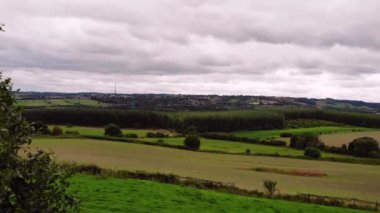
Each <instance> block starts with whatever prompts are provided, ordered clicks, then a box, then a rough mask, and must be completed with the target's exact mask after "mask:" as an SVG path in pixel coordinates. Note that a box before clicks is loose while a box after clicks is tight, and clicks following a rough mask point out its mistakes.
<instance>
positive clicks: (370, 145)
mask: <svg viewBox="0 0 380 213" xmlns="http://www.w3.org/2000/svg"><path fill="white" fill-rule="evenodd" d="M372 151H379V143H378V142H377V141H376V140H375V139H373V138H371V137H362V138H357V139H355V140H353V141H352V142H351V143H349V145H348V152H349V153H351V154H352V155H354V156H358V157H370V154H369V153H371V152H372Z"/></svg>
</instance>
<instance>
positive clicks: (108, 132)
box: [104, 124, 123, 137]
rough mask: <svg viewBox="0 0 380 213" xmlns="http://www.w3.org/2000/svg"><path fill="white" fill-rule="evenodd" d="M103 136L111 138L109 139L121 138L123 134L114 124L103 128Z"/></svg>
mask: <svg viewBox="0 0 380 213" xmlns="http://www.w3.org/2000/svg"><path fill="white" fill-rule="evenodd" d="M104 135H105V136H111V137H121V136H123V133H122V132H121V129H120V127H119V126H118V125H116V124H108V125H107V126H106V127H105V128H104Z"/></svg>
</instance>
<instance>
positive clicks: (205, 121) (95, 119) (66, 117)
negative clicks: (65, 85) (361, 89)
mask: <svg viewBox="0 0 380 213" xmlns="http://www.w3.org/2000/svg"><path fill="white" fill-rule="evenodd" d="M23 114H24V116H25V117H26V118H27V119H28V120H29V121H43V122H45V123H49V124H61V125H64V124H72V125H85V126H104V125H106V124H108V123H115V124H117V125H119V126H120V127H122V128H171V129H176V130H177V131H180V132H182V131H184V129H185V128H187V127H188V126H191V125H194V126H196V127H197V128H198V131H199V132H231V131H234V130H242V129H245V130H258V129H282V128H284V125H285V124H284V123H285V120H293V119H317V120H326V121H333V122H337V123H343V124H349V125H355V126H365V127H380V116H379V115H374V114H367V113H350V112H338V111H330V110H318V109H276V110H251V111H232V112H229V111H221V112H184V113H181V112H178V113H159V112H148V111H127V110H114V109H76V108H74V109H73V108H60V109H29V110H25V111H24V113H23Z"/></svg>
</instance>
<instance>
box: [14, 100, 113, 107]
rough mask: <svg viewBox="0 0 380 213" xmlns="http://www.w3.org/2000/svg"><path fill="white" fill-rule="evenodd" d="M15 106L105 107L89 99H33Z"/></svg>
mask: <svg viewBox="0 0 380 213" xmlns="http://www.w3.org/2000/svg"><path fill="white" fill-rule="evenodd" d="M17 105H19V106H21V107H60V106H93V107H102V106H107V104H105V103H101V102H98V101H95V100H90V99H34V100H17Z"/></svg>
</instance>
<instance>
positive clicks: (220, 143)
mask: <svg viewBox="0 0 380 213" xmlns="http://www.w3.org/2000/svg"><path fill="white" fill-rule="evenodd" d="M60 127H61V128H62V129H63V131H66V130H75V131H78V132H79V133H80V134H81V135H90V136H103V135H104V129H103V128H100V127H79V126H73V127H67V126H60ZM122 131H123V134H129V133H134V134H137V135H138V137H139V138H140V139H141V140H142V141H149V142H157V141H158V140H159V138H145V136H146V133H148V132H156V131H160V132H163V133H165V134H171V135H173V134H174V133H173V132H170V131H168V130H148V129H123V130H122ZM161 140H162V141H163V142H164V143H165V144H170V145H183V141H184V138H183V137H172V138H162V139H161ZM246 149H250V150H251V152H252V153H254V154H276V153H278V154H279V155H285V156H303V155H304V151H303V150H296V149H292V148H289V147H278V146H268V145H260V144H249V143H241V142H232V141H226V140H213V139H206V138H202V146H201V150H204V151H221V152H228V153H243V152H245V150H246ZM327 157H328V158H346V159H347V158H352V159H353V158H355V157H352V156H348V155H339V154H333V153H323V154H322V158H327Z"/></svg>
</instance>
